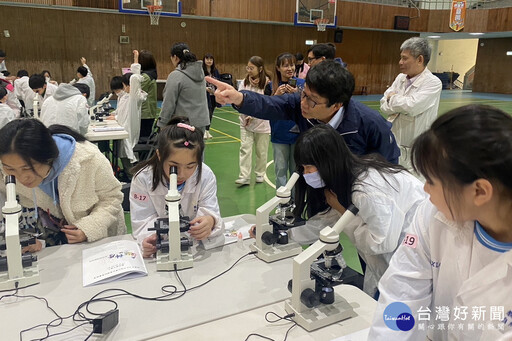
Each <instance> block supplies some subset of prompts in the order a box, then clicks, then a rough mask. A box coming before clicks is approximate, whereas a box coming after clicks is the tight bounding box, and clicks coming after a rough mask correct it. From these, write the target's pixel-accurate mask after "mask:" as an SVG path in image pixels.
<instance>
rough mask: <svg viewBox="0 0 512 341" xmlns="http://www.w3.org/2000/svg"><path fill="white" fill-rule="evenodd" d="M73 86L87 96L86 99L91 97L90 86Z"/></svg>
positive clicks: (77, 84)
mask: <svg viewBox="0 0 512 341" xmlns="http://www.w3.org/2000/svg"><path fill="white" fill-rule="evenodd" d="M73 86H74V87H75V88H77V89H78V90H79V91H80V93H81V94H85V98H89V96H90V95H91V89H90V88H89V85H87V84H84V83H75V84H73Z"/></svg>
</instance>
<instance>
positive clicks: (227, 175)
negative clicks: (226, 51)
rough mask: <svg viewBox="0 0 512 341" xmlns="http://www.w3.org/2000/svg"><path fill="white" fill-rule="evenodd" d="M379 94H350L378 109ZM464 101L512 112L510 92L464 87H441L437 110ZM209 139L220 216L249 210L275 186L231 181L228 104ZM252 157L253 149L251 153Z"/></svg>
mask: <svg viewBox="0 0 512 341" xmlns="http://www.w3.org/2000/svg"><path fill="white" fill-rule="evenodd" d="M380 97H381V96H380V95H369V96H354V99H356V100H358V101H360V102H362V103H364V104H366V105H368V106H369V107H371V108H373V109H375V110H379V99H380ZM466 104H487V105H492V106H495V107H497V108H500V109H502V110H504V111H506V112H508V113H512V96H507V95H492V94H474V93H471V92H465V91H457V90H450V91H448V90H447V91H443V94H442V96H441V103H440V106H439V113H440V114H443V113H445V112H447V111H449V110H451V109H453V108H456V107H459V106H462V105H466ZM210 132H211V134H212V135H213V139H209V140H207V141H206V150H205V163H206V164H207V165H208V166H209V167H210V168H211V169H212V170H213V172H214V173H215V175H216V177H217V196H218V198H219V204H220V210H221V214H222V216H224V217H228V216H232V215H237V214H242V213H250V214H255V212H256V209H257V208H258V207H259V206H260V205H262V204H263V203H265V202H266V201H267V200H269V199H270V198H272V197H273V196H274V194H275V189H274V188H273V187H271V186H270V185H269V184H268V183H261V184H256V183H255V176H254V174H253V176H252V179H251V184H250V185H248V186H242V187H239V186H237V185H235V180H236V179H237V178H238V172H239V168H238V152H239V148H240V143H239V142H240V127H239V121H238V113H237V112H236V111H235V110H234V109H233V108H232V107H230V106H225V107H222V108H217V109H216V110H215V113H214V118H213V121H212V126H211V129H210ZM253 159H254V153H253ZM268 160H269V161H270V160H272V144H270V147H269V153H268ZM267 177H268V179H269V181H270V182H271V183H272V184H274V182H275V181H274V180H275V175H274V168H273V165H272V164H269V165H268V167H267ZM342 245H343V247H344V248H345V251H344V253H343V254H344V257H345V258H346V261H347V264H348V265H349V266H351V267H352V268H354V269H356V270H359V271H360V265H359V260H358V257H357V253H356V251H355V248H354V247H353V246H352V244H351V243H350V242H349V241H348V239H347V238H346V236H342Z"/></svg>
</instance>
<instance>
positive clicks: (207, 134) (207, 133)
mask: <svg viewBox="0 0 512 341" xmlns="http://www.w3.org/2000/svg"><path fill="white" fill-rule="evenodd" d="M206 136H208V138H209V139H213V136H212V134H210V131H209V130H207V131H206Z"/></svg>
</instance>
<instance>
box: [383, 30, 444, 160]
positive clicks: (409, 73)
mask: <svg viewBox="0 0 512 341" xmlns="http://www.w3.org/2000/svg"><path fill="white" fill-rule="evenodd" d="M431 50H432V49H431V48H430V46H429V44H428V41H427V40H426V39H425V38H419V37H413V38H409V39H407V40H406V41H404V42H403V43H402V46H401V47H400V61H399V62H398V64H399V65H400V72H401V73H400V74H399V75H398V76H397V77H396V79H395V81H394V82H393V84H392V85H391V86H390V87H389V88H388V89H387V90H386V92H384V96H383V97H382V99H381V100H380V110H381V111H382V112H383V113H385V114H388V120H389V121H391V122H392V123H393V127H392V129H391V131H392V132H393V134H395V137H396V141H397V142H398V145H399V146H400V152H401V155H400V160H399V163H400V164H401V165H402V166H404V167H406V168H407V169H409V170H411V169H412V168H411V161H410V148H411V146H412V142H413V141H414V139H415V138H416V137H417V136H419V135H420V134H421V133H422V132H424V131H425V130H427V129H428V128H429V127H430V125H431V124H432V122H434V121H435V119H436V118H437V110H438V108H439V99H440V97H441V88H442V85H441V81H440V80H439V78H437V77H436V76H434V75H433V74H432V72H430V70H429V69H428V68H427V64H428V62H429V60H430V54H431Z"/></svg>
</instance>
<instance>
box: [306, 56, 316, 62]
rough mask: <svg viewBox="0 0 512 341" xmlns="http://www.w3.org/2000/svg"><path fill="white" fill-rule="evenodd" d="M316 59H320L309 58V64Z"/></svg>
mask: <svg viewBox="0 0 512 341" xmlns="http://www.w3.org/2000/svg"><path fill="white" fill-rule="evenodd" d="M315 59H318V58H317V57H308V62H309V63H311V62H312V61H313V60H315Z"/></svg>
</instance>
